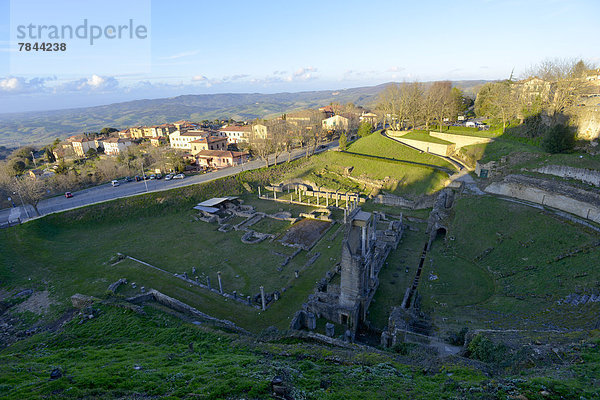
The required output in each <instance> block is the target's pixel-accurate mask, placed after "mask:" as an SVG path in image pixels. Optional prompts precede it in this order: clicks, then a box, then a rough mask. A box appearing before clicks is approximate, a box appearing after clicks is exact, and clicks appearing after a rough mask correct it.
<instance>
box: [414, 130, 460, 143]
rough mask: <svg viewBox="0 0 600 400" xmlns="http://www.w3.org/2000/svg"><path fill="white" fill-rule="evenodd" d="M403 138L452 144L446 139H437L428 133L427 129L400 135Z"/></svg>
mask: <svg viewBox="0 0 600 400" xmlns="http://www.w3.org/2000/svg"><path fill="white" fill-rule="evenodd" d="M402 138H403V139H412V140H420V141H421V142H428V143H437V144H452V142H449V141H447V140H443V139H439V138H436V137H433V136H431V135H429V132H427V131H411V132H408V133H407V134H406V135H402Z"/></svg>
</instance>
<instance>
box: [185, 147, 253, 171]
mask: <svg viewBox="0 0 600 400" xmlns="http://www.w3.org/2000/svg"><path fill="white" fill-rule="evenodd" d="M195 157H196V163H197V164H198V165H199V166H201V167H207V168H225V167H231V166H233V165H239V164H243V163H245V162H247V161H248V158H249V154H248V153H245V152H240V151H228V150H200V151H199V152H198V153H197V154H195Z"/></svg>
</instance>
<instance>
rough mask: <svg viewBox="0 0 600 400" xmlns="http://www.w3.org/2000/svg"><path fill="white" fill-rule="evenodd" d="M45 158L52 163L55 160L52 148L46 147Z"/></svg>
mask: <svg viewBox="0 0 600 400" xmlns="http://www.w3.org/2000/svg"><path fill="white" fill-rule="evenodd" d="M45 156H46V160H47V161H48V162H49V163H53V162H54V161H56V157H54V153H52V149H51V148H50V147H46V153H45Z"/></svg>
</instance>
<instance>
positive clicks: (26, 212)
mask: <svg viewBox="0 0 600 400" xmlns="http://www.w3.org/2000/svg"><path fill="white" fill-rule="evenodd" d="M16 180H17V178H15V181H16ZM17 184H18V183H17ZM16 193H17V194H18V195H19V198H20V199H21V206H22V207H23V210H25V214H26V215H27V218H31V217H30V216H29V211H27V207H25V202H24V201H23V196H21V192H20V191H19V189H17V192H16ZM13 194H15V192H13Z"/></svg>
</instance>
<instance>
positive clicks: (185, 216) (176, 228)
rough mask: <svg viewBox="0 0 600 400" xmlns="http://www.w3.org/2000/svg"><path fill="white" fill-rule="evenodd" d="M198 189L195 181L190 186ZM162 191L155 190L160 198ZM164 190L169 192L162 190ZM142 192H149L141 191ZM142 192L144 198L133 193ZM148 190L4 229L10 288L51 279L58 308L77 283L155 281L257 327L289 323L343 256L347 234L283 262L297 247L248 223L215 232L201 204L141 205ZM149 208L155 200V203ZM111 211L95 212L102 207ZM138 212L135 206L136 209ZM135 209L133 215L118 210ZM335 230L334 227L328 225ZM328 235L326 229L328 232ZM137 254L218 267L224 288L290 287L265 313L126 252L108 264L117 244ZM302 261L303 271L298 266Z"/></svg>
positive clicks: (2, 262) (213, 274)
mask: <svg viewBox="0 0 600 400" xmlns="http://www.w3.org/2000/svg"><path fill="white" fill-rule="evenodd" d="M188 190H193V189H188ZM156 196H158V195H157V194H154V195H148V197H149V198H153V197H154V198H156ZM160 196H161V197H160V199H163V201H164V199H165V198H164V196H165V194H164V193H163V194H160ZM141 197H144V196H141ZM136 199H137V198H136ZM245 200H246V204H254V205H256V206H257V208H258V210H260V211H263V212H269V213H271V212H274V211H278V210H279V209H284V210H286V211H291V212H292V213H293V214H294V215H295V216H297V215H298V213H299V212H301V211H308V210H310V209H311V208H310V207H305V206H297V205H286V204H281V203H275V202H271V201H265V200H257V199H253V198H252V197H250V196H245ZM132 201H133V202H139V201H146V202H149V199H146V200H140V199H137V200H128V199H122V200H117V201H114V202H111V203H105V204H104V205H100V206H91V207H87V208H86V209H80V210H74V211H70V212H65V213H61V214H55V215H51V216H47V217H45V218H43V219H39V220H35V221H31V222H29V223H27V224H24V225H21V226H18V227H15V228H13V229H5V230H2V231H0V280H1V281H2V286H3V287H4V288H8V289H10V288H34V289H36V290H44V289H47V290H49V292H50V296H51V298H52V299H53V300H54V301H55V302H56V305H55V306H54V310H53V312H54V313H55V314H56V315H57V314H59V313H60V312H62V311H63V310H64V309H66V308H67V307H68V306H69V303H70V302H69V297H70V296H71V295H73V294H75V293H84V294H88V295H94V296H103V295H104V293H105V292H106V289H107V287H108V285H109V284H110V283H112V282H114V281H116V280H117V279H119V278H123V277H126V278H128V279H129V281H130V282H131V281H135V282H136V283H137V285H138V288H139V287H140V286H145V287H146V288H156V289H158V290H160V291H164V292H165V293H166V294H168V295H171V296H173V297H176V298H178V299H181V300H183V301H185V302H189V303H190V304H191V305H193V306H195V307H198V308H199V309H200V310H202V311H205V312H207V313H208V314H211V315H214V316H215V317H218V318H224V319H230V320H233V321H234V322H236V323H238V324H240V325H241V326H243V327H245V328H247V329H251V330H255V331H260V330H261V329H264V328H266V327H267V326H269V325H276V326H278V327H280V328H282V329H283V328H286V327H287V324H288V323H289V318H290V317H291V315H292V314H293V313H294V312H295V311H296V310H297V309H299V308H300V306H301V304H302V302H303V301H304V300H305V299H306V295H307V293H309V292H310V291H311V290H312V287H313V286H314V283H315V281H317V280H319V279H320V278H321V277H322V276H324V275H325V272H326V271H327V270H328V269H330V268H331V267H332V266H333V264H334V262H333V261H331V260H330V259H335V258H336V257H337V258H339V253H340V250H339V249H340V243H341V237H339V238H337V239H336V240H334V241H333V242H332V241H329V240H327V239H324V240H323V241H322V242H323V244H322V243H318V244H317V245H316V246H315V248H313V250H312V252H311V253H310V254H306V252H304V251H303V252H301V253H300V254H299V255H298V256H297V257H295V258H294V259H293V260H292V261H291V262H290V263H289V264H288V265H286V266H285V267H283V269H282V270H281V271H279V270H278V268H281V263H282V262H283V261H284V256H282V255H279V254H283V255H289V254H291V251H290V250H291V249H290V248H288V247H285V246H283V245H281V244H279V243H278V242H270V241H268V240H267V241H263V242H261V243H258V244H253V245H249V244H243V243H242V242H241V240H240V238H241V236H242V234H243V232H236V231H232V232H228V233H223V232H218V231H217V228H218V226H217V225H216V224H208V223H205V222H201V221H195V220H194V219H193V218H192V215H193V214H194V213H195V212H194V211H192V210H191V208H188V207H189V206H184V205H183V204H179V206H176V207H170V208H167V209H161V211H160V212H150V211H148V212H142V211H139V210H136V209H134V207H135V205H133V204H135V203H133V204H132V203H131V202H132ZM149 208H150V209H152V208H157V207H152V206H149ZM94 210H97V213H99V214H102V215H103V216H104V218H103V219H101V220H97V217H96V213H94ZM136 214H138V215H136ZM119 215H131V217H130V218H127V219H122V218H118V217H117V216H119ZM267 221H268V222H273V225H269V226H267V224H266V223H265V224H264V226H263V228H269V227H270V229H272V230H273V231H274V232H275V231H278V230H281V229H282V228H283V225H284V224H285V225H287V226H289V223H288V222H282V221H276V220H271V219H267ZM329 234H330V233H329ZM326 236H327V235H326ZM117 252H120V253H123V254H126V255H130V256H132V257H135V258H137V259H140V260H143V261H145V262H148V263H150V264H152V265H154V266H156V267H159V268H162V269H164V270H166V271H168V272H170V273H183V272H187V274H188V276H192V268H193V267H194V268H196V276H198V277H199V280H200V281H201V282H203V283H204V282H206V277H210V279H211V281H212V284H213V286H216V285H217V272H218V271H220V272H221V274H222V281H223V286H224V290H225V291H227V292H228V293H231V292H232V291H233V290H236V291H237V292H238V294H243V295H244V296H245V295H254V294H256V293H258V292H259V286H261V285H262V286H264V287H265V290H266V291H267V292H272V291H274V290H278V291H282V290H285V291H286V292H285V293H283V295H282V297H281V300H279V301H278V302H277V303H275V304H273V306H272V307H270V308H269V310H268V311H267V312H266V313H263V315H260V313H257V312H256V311H254V310H253V309H250V308H248V307H246V306H243V305H239V304H232V303H231V302H229V303H228V302H227V301H226V300H225V299H224V298H222V297H221V296H218V295H215V294H212V293H209V292H207V291H205V290H201V289H198V288H196V287H190V286H189V284H186V283H185V282H183V281H182V280H180V279H177V278H174V277H173V276H171V275H170V274H165V273H162V272H159V271H155V270H152V269H149V268H147V267H144V266H142V265H140V264H138V263H134V262H131V261H125V262H122V263H119V264H117V265H114V266H113V265H110V262H109V260H110V259H111V258H112V257H113V256H114V255H115V254H116V253H117ZM314 252H320V253H321V256H320V257H319V258H318V259H317V261H316V262H315V263H314V264H313V265H312V266H310V267H308V268H306V267H305V264H306V262H307V261H308V260H309V259H310V257H311V256H312V254H313V253H314ZM295 270H300V271H301V276H300V278H298V279H296V278H294V271H295Z"/></svg>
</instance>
